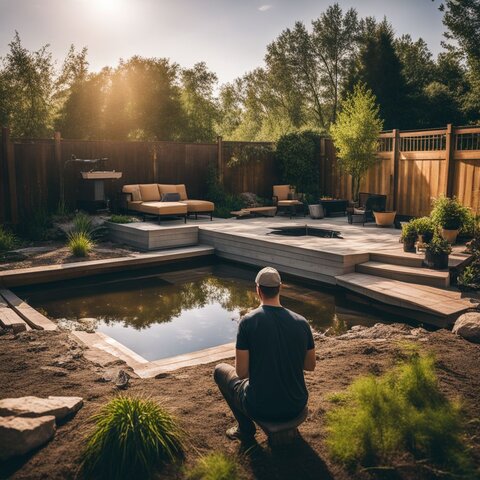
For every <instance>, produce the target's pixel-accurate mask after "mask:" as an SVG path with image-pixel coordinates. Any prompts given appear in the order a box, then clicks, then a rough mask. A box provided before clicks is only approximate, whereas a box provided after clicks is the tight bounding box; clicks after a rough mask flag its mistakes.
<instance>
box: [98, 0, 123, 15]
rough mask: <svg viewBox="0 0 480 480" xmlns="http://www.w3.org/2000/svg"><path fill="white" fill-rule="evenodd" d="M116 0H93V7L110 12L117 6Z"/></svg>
mask: <svg viewBox="0 0 480 480" xmlns="http://www.w3.org/2000/svg"><path fill="white" fill-rule="evenodd" d="M118 3H119V2H118V0H93V5H94V6H95V8H96V9H97V10H99V11H102V12H111V11H113V10H115V7H117V6H118Z"/></svg>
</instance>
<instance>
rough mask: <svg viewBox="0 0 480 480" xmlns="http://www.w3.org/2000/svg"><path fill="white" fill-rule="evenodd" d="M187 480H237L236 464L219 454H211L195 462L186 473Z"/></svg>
mask: <svg viewBox="0 0 480 480" xmlns="http://www.w3.org/2000/svg"><path fill="white" fill-rule="evenodd" d="M186 478H187V479H188V480H237V479H239V478H240V475H239V468H238V464H237V462H236V461H235V460H234V459H232V458H230V457H227V456H226V455H224V454H223V453H219V452H212V453H209V454H208V455H204V456H202V457H200V458H199V459H198V460H197V463H196V465H195V466H194V467H193V468H192V469H190V470H188V471H187V473H186Z"/></svg>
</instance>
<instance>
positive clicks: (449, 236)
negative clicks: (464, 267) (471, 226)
mask: <svg viewBox="0 0 480 480" xmlns="http://www.w3.org/2000/svg"><path fill="white" fill-rule="evenodd" d="M458 232H459V229H458V228H457V229H456V230H447V229H446V228H442V231H441V235H442V238H443V239H444V240H446V241H447V242H448V243H451V244H452V245H453V244H454V243H455V242H456V241H457V236H458Z"/></svg>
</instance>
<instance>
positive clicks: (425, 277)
mask: <svg viewBox="0 0 480 480" xmlns="http://www.w3.org/2000/svg"><path fill="white" fill-rule="evenodd" d="M355 271H356V272H358V273H365V274H368V275H375V276H377V277H383V278H389V279H391V280H399V281H401V282H407V283H413V284H419V285H429V286H431V287H437V288H447V287H448V286H449V284H450V272H449V271H448V270H431V269H430V268H423V267H421V266H420V267H413V266H408V265H398V264H392V263H385V262H376V261H373V262H372V261H369V262H365V263H360V264H358V265H356V267H355Z"/></svg>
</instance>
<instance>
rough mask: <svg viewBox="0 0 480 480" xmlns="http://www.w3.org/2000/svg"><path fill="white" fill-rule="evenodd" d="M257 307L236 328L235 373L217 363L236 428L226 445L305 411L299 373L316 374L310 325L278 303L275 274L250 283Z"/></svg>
mask: <svg viewBox="0 0 480 480" xmlns="http://www.w3.org/2000/svg"><path fill="white" fill-rule="evenodd" d="M255 283H256V289H257V295H258V297H259V298H260V302H261V304H260V307H258V308H257V309H255V310H253V311H252V312H250V313H248V314H247V315H245V316H244V317H243V318H242V320H241V321H240V324H239V326H238V333H237V343H236V351H235V368H233V367H232V366H231V365H227V364H225V363H221V364H220V365H217V366H216V367H215V372H214V379H215V382H216V383H217V385H218V388H219V389H220V391H221V392H222V394H223V396H224V398H225V400H226V402H227V403H228V406H229V407H230V409H231V410H232V413H233V415H234V416H235V418H236V420H237V422H238V426H235V427H233V428H230V429H229V430H227V436H228V437H229V438H231V439H235V438H237V439H240V440H243V441H245V440H246V441H248V440H251V439H253V436H254V435H255V430H256V428H255V424H254V423H253V421H252V419H253V420H259V421H262V420H263V421H270V422H271V421H274V422H275V421H278V422H284V421H288V420H291V419H293V418H295V417H297V416H298V415H299V414H300V413H301V412H302V411H303V409H304V408H305V406H306V405H307V400H308V392H307V387H306V385H305V379H304V375H303V370H309V371H313V370H314V369H315V363H316V358H315V345H314V341H313V335H312V331H311V329H310V326H309V324H308V323H307V321H306V320H305V318H303V317H302V316H300V315H298V314H296V313H294V312H292V311H290V310H287V309H286V308H284V307H282V305H281V303H280V288H281V278H280V274H279V273H278V272H277V270H275V269H274V268H271V267H266V268H264V269H262V270H260V272H258V275H257V277H256V279H255Z"/></svg>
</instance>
